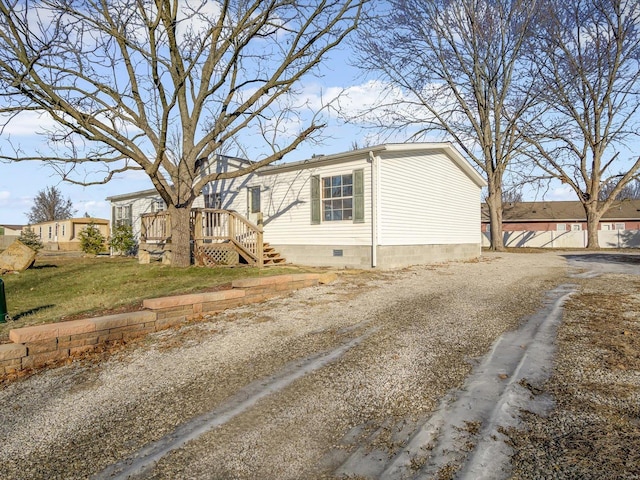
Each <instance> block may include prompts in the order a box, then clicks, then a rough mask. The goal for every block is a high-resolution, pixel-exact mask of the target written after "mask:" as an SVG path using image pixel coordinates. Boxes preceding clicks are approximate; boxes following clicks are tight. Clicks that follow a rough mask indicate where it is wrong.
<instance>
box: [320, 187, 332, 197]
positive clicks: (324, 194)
mask: <svg viewBox="0 0 640 480" xmlns="http://www.w3.org/2000/svg"><path fill="white" fill-rule="evenodd" d="M322 197H323V198H331V188H324V189H322Z"/></svg>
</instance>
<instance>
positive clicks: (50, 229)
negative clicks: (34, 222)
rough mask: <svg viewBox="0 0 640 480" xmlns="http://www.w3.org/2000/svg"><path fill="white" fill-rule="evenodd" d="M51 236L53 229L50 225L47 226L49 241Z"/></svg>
mask: <svg viewBox="0 0 640 480" xmlns="http://www.w3.org/2000/svg"><path fill="white" fill-rule="evenodd" d="M52 234H53V227H51V225H49V240H51V238H52Z"/></svg>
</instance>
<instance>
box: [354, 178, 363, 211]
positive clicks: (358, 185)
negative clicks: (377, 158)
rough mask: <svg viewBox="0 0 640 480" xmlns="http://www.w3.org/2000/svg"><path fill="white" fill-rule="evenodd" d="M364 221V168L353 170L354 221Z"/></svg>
mask: <svg viewBox="0 0 640 480" xmlns="http://www.w3.org/2000/svg"><path fill="white" fill-rule="evenodd" d="M363 222H364V170H354V171H353V223H363Z"/></svg>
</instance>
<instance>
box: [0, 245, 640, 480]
mask: <svg viewBox="0 0 640 480" xmlns="http://www.w3.org/2000/svg"><path fill="white" fill-rule="evenodd" d="M566 271H567V269H566V262H565V260H564V258H563V257H561V256H559V255H556V254H554V253H542V254H487V255H485V256H484V257H483V259H482V260H481V261H479V262H468V263H450V264H446V265H437V266H427V267H415V268H410V269H405V270H402V271H396V272H386V273H381V272H359V273H348V272H345V273H344V274H343V275H342V276H341V279H340V280H339V281H338V282H336V283H334V284H333V285H328V286H321V287H316V288H309V289H305V290H301V291H298V292H295V293H294V294H292V295H290V296H288V297H286V298H282V299H276V300H272V301H269V302H265V303H263V304H260V305H252V306H248V307H241V308H237V309H233V310H229V311H227V312H225V313H223V314H220V315H217V316H215V317H212V318H211V319H209V320H208V321H206V322H201V323H194V324H190V325H186V326H184V327H182V328H180V329H175V330H168V331H164V332H161V333H158V334H153V335H150V336H149V337H147V338H145V339H144V341H141V342H137V343H136V344H134V345H130V346H127V348H124V349H122V350H120V351H118V352H115V353H113V354H112V355H111V356H109V357H105V358H101V357H94V358H93V360H91V359H90V360H87V361H84V362H77V363H74V364H71V365H68V366H65V367H61V368H57V369H52V370H48V371H44V372H41V373H39V374H37V375H35V376H32V377H29V378H26V379H23V380H20V381H16V382H13V383H10V384H7V385H4V386H3V387H2V390H0V403H1V404H2V405H3V408H2V409H0V439H2V440H1V442H0V464H1V465H2V471H1V476H2V478H6V479H18V478H30V479H36V478H61V479H62V478H64V479H71V478H88V477H91V476H93V475H96V474H101V472H103V473H104V475H103V478H106V476H107V474H108V472H107V473H105V469H107V468H109V467H110V466H112V465H113V464H116V463H117V462H119V461H121V460H123V459H127V458H129V457H131V456H134V455H136V454H138V456H139V455H141V454H142V453H140V451H141V449H142V448H143V447H145V446H148V445H153V442H158V441H160V442H161V444H165V445H166V444H167V435H169V434H171V433H172V432H174V431H176V429H177V428H178V427H180V426H182V428H183V430H178V432H179V433H181V434H182V435H183V436H184V438H192V439H193V440H192V441H190V442H189V443H187V444H185V445H183V446H182V447H181V448H176V449H173V450H171V451H169V452H168V453H166V454H164V455H162V456H161V457H160V458H159V461H158V462H157V463H156V464H154V465H151V468H149V469H146V470H142V471H141V472H140V473H139V475H138V476H139V477H140V478H158V479H175V478H202V479H215V478H220V479H229V478H238V479H245V478H246V479H249V478H251V479H256V478H258V479H262V478H265V479H271V478H278V479H297V478H345V477H350V478H356V477H355V474H354V475H349V473H348V472H347V473H345V471H344V469H342V470H341V469H340V468H341V467H342V466H343V464H344V462H345V460H346V459H348V458H349V457H350V456H351V455H352V454H353V452H354V451H356V450H357V449H358V448H363V447H365V448H371V449H372V450H373V449H375V450H376V451H377V452H388V455H389V456H391V455H393V454H395V453H396V452H397V451H398V450H399V449H402V446H403V445H404V444H406V442H407V441H408V439H409V437H410V436H411V434H412V432H413V431H414V430H415V429H416V428H417V426H418V425H420V424H422V423H424V421H425V420H426V419H427V418H428V417H429V415H430V413H431V412H433V411H434V409H435V408H436V407H437V406H438V404H439V402H440V401H441V399H442V398H443V396H445V394H446V393H447V392H449V391H451V389H454V388H458V387H460V386H461V385H462V383H463V381H464V380H465V378H466V377H467V375H468V374H469V373H470V371H471V369H472V368H473V366H474V365H475V364H476V363H477V359H478V358H479V357H480V356H482V355H483V354H484V353H486V352H487V351H488V350H489V348H490V346H491V344H492V343H493V342H494V341H495V340H496V339H497V338H498V337H499V336H500V335H501V334H502V333H504V332H505V331H507V330H510V329H513V328H515V327H517V326H518V324H519V322H520V321H521V319H523V318H524V316H526V315H528V314H531V313H533V312H534V311H536V310H537V309H538V308H539V307H540V306H541V304H542V297H543V292H545V291H548V290H550V289H552V288H554V287H555V286H557V285H558V284H559V283H562V282H564V281H566ZM584 281H585V282H586V280H584ZM636 399H637V397H636ZM636 405H637V402H636ZM636 418H637V417H636ZM194 419H195V420H194ZM198 425H200V427H202V428H201V429H200V430H198V429H197V427H198ZM185 426H190V430H189V429H187V430H188V431H186V430H184V428H185ZM469 428H470V429H473V428H474V426H469ZM194 432H196V433H194ZM179 440H180V439H179V438H178V439H177V442H178V443H177V444H176V445H180V441H179ZM172 441H174V443H175V441H176V439H175V438H173V440H172ZM162 442H164V443H162ZM143 453H144V452H143ZM455 471H456V466H455V465H454V466H447V468H445V469H443V470H442V471H440V472H439V473H438V478H448V477H450V476H451V475H453V473H454V472H455ZM358 475H360V476H366V472H358Z"/></svg>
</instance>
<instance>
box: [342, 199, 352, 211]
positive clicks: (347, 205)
mask: <svg viewBox="0 0 640 480" xmlns="http://www.w3.org/2000/svg"><path fill="white" fill-rule="evenodd" d="M352 207H353V199H352V198H345V199H344V200H342V208H344V209H345V210H346V209H347V208H348V209H351V208H352Z"/></svg>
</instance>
